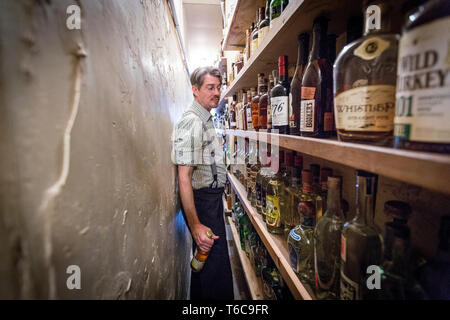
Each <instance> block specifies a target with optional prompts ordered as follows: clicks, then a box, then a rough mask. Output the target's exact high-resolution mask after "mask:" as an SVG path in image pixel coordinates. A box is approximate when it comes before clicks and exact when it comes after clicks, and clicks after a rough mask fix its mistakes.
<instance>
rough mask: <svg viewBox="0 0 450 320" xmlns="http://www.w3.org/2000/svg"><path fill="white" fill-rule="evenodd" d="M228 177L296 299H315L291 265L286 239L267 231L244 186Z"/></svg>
mask: <svg viewBox="0 0 450 320" xmlns="http://www.w3.org/2000/svg"><path fill="white" fill-rule="evenodd" d="M227 176H228V180H229V181H230V183H231V185H232V186H233V188H234V190H235V191H236V195H237V196H238V197H239V199H240V201H241V204H242V206H243V207H244V209H245V211H246V212H247V214H248V216H249V218H250V221H251V222H252V224H253V227H254V228H255V230H256V231H257V232H258V234H259V237H260V238H261V240H262V241H263V243H264V245H265V246H266V248H267V251H268V252H269V254H270V256H271V257H272V259H273V261H274V262H275V265H276V266H277V268H278V270H279V271H280V273H281V276H282V277H283V279H284V281H285V282H286V284H287V285H288V287H289V289H290V290H291V293H292V295H293V296H294V298H295V299H302V300H313V299H315V296H314V293H313V291H312V289H311V287H310V286H309V285H306V284H303V283H302V282H301V281H300V280H299V279H298V277H297V275H296V274H295V272H294V270H293V269H292V267H291V265H290V263H289V251H288V248H287V242H286V239H285V238H284V237H283V236H278V235H274V234H271V233H270V232H268V231H267V228H266V223H265V222H264V221H263V219H262V216H261V215H260V214H258V212H257V211H256V209H255V208H254V207H252V205H251V204H250V202H249V201H248V200H247V192H246V191H245V188H244V186H243V185H242V184H241V183H240V182H239V181H238V180H237V179H236V178H235V177H234V176H233V175H231V174H229V173H228V174H227Z"/></svg>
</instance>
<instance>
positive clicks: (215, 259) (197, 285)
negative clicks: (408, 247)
mask: <svg viewBox="0 0 450 320" xmlns="http://www.w3.org/2000/svg"><path fill="white" fill-rule="evenodd" d="M203 130H204V131H207V130H206V126H205V124H203ZM211 157H212V159H213V163H212V164H211V173H212V175H213V182H212V183H211V185H210V186H209V188H201V189H198V190H194V204H195V209H196V210H197V215H198V219H199V220H200V223H201V224H203V225H205V226H207V227H209V228H210V229H211V230H212V232H213V233H214V234H215V235H217V236H219V239H217V240H214V245H213V246H212V248H211V251H210V252H209V255H208V259H207V260H206V262H205V265H204V266H203V269H202V270H201V271H200V272H191V300H233V299H234V294H233V276H232V274H231V265H230V258H229V256H228V244H227V235H226V232H225V222H224V216H223V212H224V210H223V202H222V194H223V190H224V188H217V168H216V162H215V160H214V150H212V151H211ZM192 243H193V246H192V252H193V253H194V252H195V248H196V247H197V245H196V243H195V241H194V239H192Z"/></svg>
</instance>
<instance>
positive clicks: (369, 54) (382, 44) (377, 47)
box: [353, 37, 390, 60]
mask: <svg viewBox="0 0 450 320" xmlns="http://www.w3.org/2000/svg"><path fill="white" fill-rule="evenodd" d="M389 46H390V43H389V41H386V40H383V39H381V38H379V37H371V38H369V39H367V40H365V41H364V42H363V43H361V45H360V46H359V47H358V48H356V49H355V51H353V54H354V55H355V56H357V57H360V58H361V59H364V60H372V59H375V58H376V57H378V56H379V55H380V54H382V53H383V51H385V50H386V49H387V48H389Z"/></svg>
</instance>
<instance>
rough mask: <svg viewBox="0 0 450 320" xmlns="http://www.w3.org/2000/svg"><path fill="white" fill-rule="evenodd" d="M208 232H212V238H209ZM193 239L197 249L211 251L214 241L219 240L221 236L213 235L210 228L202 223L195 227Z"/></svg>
mask: <svg viewBox="0 0 450 320" xmlns="http://www.w3.org/2000/svg"><path fill="white" fill-rule="evenodd" d="M208 232H211V234H212V235H211V237H208ZM192 237H193V238H194V241H195V243H196V244H197V247H198V248H199V249H200V250H202V251H209V250H211V247H212V246H213V244H214V240H217V239H219V236H216V235H215V234H213V233H212V231H211V229H210V228H208V227H207V226H205V225H203V224H201V223H198V224H196V225H194V226H193V228H192Z"/></svg>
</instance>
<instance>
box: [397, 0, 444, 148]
mask: <svg viewBox="0 0 450 320" xmlns="http://www.w3.org/2000/svg"><path fill="white" fill-rule="evenodd" d="M410 17H411V18H410V19H408V22H407V24H406V26H405V28H404V31H403V34H402V37H401V39H400V47H399V57H398V71H397V76H398V78H397V94H396V98H397V101H396V106H395V118H394V123H395V128H394V136H395V147H397V148H406V149H411V150H420V151H431V152H442V153H450V95H449V94H448V93H449V91H450V76H449V74H450V58H449V43H450V32H449V31H450V2H449V1H448V0H433V1H428V2H427V3H425V4H424V5H423V6H422V7H420V8H419V9H418V10H417V11H416V12H415V13H413V14H412V15H410Z"/></svg>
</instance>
